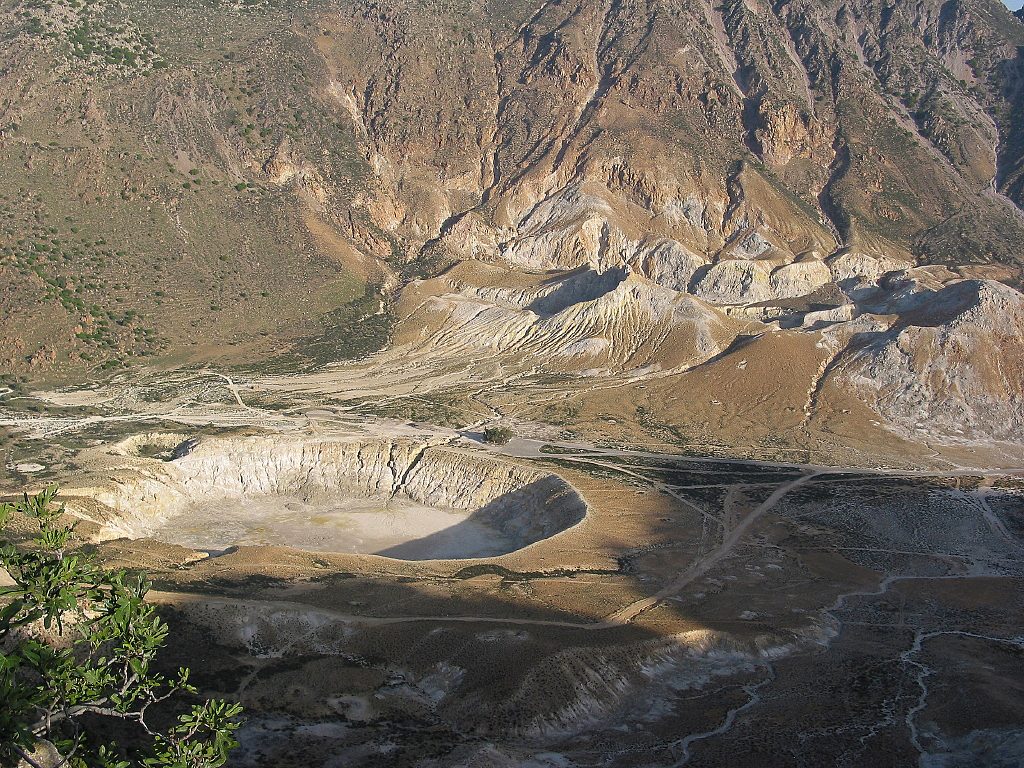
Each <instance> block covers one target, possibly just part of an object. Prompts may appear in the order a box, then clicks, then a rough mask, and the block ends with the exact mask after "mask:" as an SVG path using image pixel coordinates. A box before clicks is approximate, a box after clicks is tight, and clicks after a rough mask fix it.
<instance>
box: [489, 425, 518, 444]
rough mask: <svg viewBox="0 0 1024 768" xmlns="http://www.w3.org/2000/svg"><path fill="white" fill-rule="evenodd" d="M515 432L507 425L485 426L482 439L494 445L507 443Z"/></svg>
mask: <svg viewBox="0 0 1024 768" xmlns="http://www.w3.org/2000/svg"><path fill="white" fill-rule="evenodd" d="M513 437H515V433H514V432H513V431H512V430H511V429H509V428H508V427H487V428H486V429H485V430H484V441H485V442H488V443H493V444H494V445H508V442H509V440H511V439H512V438H513Z"/></svg>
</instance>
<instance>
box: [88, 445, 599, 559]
mask: <svg viewBox="0 0 1024 768" xmlns="http://www.w3.org/2000/svg"><path fill="white" fill-rule="evenodd" d="M146 439H147V440H150V441H151V440H152V436H147V437H146ZM128 442H129V443H132V442H137V440H136V441H128ZM131 447H132V445H131V444H128V445H127V449H128V450H129V451H130V449H131ZM178 453H179V456H178V458H176V459H174V460H173V461H170V462H158V461H151V462H145V464H144V466H140V467H139V468H138V469H136V470H133V471H123V472H121V473H119V474H116V475H115V476H114V477H112V478H111V479H109V480H105V481H103V482H102V483H101V484H100V485H99V486H97V487H90V486H87V485H82V487H80V488H78V489H77V490H75V489H72V490H70V491H69V493H70V495H71V496H72V497H75V496H78V497H85V498H89V499H95V500H96V501H98V502H100V503H101V504H103V505H105V506H106V507H107V508H109V509H108V510H107V519H105V520H102V522H103V523H104V524H105V525H104V532H103V533H101V537H105V538H111V537H117V536H118V535H128V536H131V537H135V536H138V535H140V533H145V531H146V530H147V529H148V527H151V526H152V524H153V523H154V522H161V521H168V520H169V521H171V522H172V523H173V520H174V519H175V517H176V516H177V515H180V514H181V512H182V511H183V510H185V509H186V508H188V507H189V506H190V505H196V504H200V505H204V506H208V507H209V509H210V510H211V514H216V512H215V510H216V508H217V506H218V505H220V506H221V507H224V506H227V505H232V504H237V503H239V502H240V501H242V500H249V501H252V500H256V501H258V500H260V499H266V498H273V497H281V498H285V499H295V500H301V502H302V503H303V504H305V505H309V506H310V507H311V508H312V509H316V508H325V509H326V508H329V507H331V506H332V504H333V505H336V504H338V503H341V502H344V501H346V500H352V499H360V500H372V501H376V502H378V503H382V504H383V503H386V502H388V501H390V500H391V499H394V498H396V497H397V498H400V499H408V500H411V501H414V502H416V503H418V504H422V505H425V506H428V507H433V508H440V509H445V510H463V511H466V512H470V513H472V515H471V519H472V521H473V523H474V525H479V526H483V527H485V528H488V529H492V530H494V531H497V532H498V533H500V534H501V535H502V536H503V537H504V538H505V539H506V540H507V541H508V542H510V543H511V545H512V548H515V549H518V548H521V547H524V546H526V545H528V544H532V543H533V542H535V541H540V540H541V539H544V538H547V537H549V536H552V535H554V534H555V533H558V532H559V531H562V530H564V529H565V528H569V527H571V526H573V525H575V524H576V523H578V522H579V521H580V520H582V519H583V517H584V515H585V514H586V510H587V507H586V502H585V501H584V500H583V499H582V497H581V496H580V495H579V493H578V492H577V491H576V490H575V489H574V488H573V487H572V486H570V485H569V484H568V483H566V482H565V481H564V480H563V479H562V478H560V477H558V476H557V475H554V474H551V473H548V472H542V471H538V470H534V469H529V468H526V467H522V466H519V465H517V464H512V463H509V462H504V461H499V460H496V459H492V458H489V457H486V456H480V455H477V454H473V453H470V452H467V451H460V450H456V449H452V448H446V447H444V446H443V445H431V444H429V443H424V442H421V441H414V440H330V441H325V440H320V441H316V440H314V441H311V440H302V439H298V440H297V439H281V438H280V437H249V438H221V439H202V440H190V441H187V442H184V443H182V444H181V445H180V446H179V450H178ZM111 511H112V513H111ZM95 514H96V513H95V511H94V512H92V513H88V516H91V517H95ZM381 514H383V513H381ZM396 556H401V555H396Z"/></svg>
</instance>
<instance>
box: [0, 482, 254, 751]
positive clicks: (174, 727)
mask: <svg viewBox="0 0 1024 768" xmlns="http://www.w3.org/2000/svg"><path fill="white" fill-rule="evenodd" d="M56 495H57V488H56V486H53V487H51V488H48V489H47V490H45V491H43V492H41V493H39V494H37V495H35V496H32V497H29V496H28V495H27V494H26V495H25V497H24V501H21V502H18V503H15V504H6V503H5V504H0V526H6V523H7V521H8V519H9V518H10V516H11V514H13V513H17V514H18V515H21V516H24V517H26V518H30V519H34V520H35V521H36V524H37V526H38V529H39V532H38V534H37V535H36V536H35V537H34V538H33V539H32V540H31V541H30V542H28V543H27V544H23V545H22V546H15V545H14V544H13V543H11V542H9V541H0V565H2V566H3V567H4V568H5V569H6V570H7V572H8V574H10V577H11V580H12V581H13V582H14V585H13V586H11V587H6V588H3V589H0V598H3V600H4V602H5V605H4V606H3V608H2V609H0V649H2V652H0V764H3V765H14V764H15V763H17V762H18V761H19V759H26V758H29V757H31V756H32V755H33V754H34V755H35V756H36V757H37V758H38V757H40V755H44V754H47V753H49V757H47V758H46V762H47V764H53V765H68V766H71V767H72V768H86V766H88V767H89V768H92V767H93V766H96V767H99V768H129V766H138V765H141V766H146V767H147V768H159V767H160V766H163V767H164V768H171V766H175V767H176V768H178V767H180V768H216V767H217V766H221V765H223V764H224V762H225V760H226V759H227V756H228V752H229V750H231V749H232V748H233V747H235V746H237V742H236V741H235V740H234V739H233V738H232V732H233V731H234V730H235V729H236V728H238V725H239V724H238V723H237V722H234V721H233V720H234V719H235V718H236V716H237V715H238V714H239V713H240V712H241V706H240V705H238V704H231V703H228V702H226V701H221V700H207V701H205V702H203V703H200V704H193V705H192V706H191V707H190V708H188V709H185V710H184V711H182V712H181V714H179V715H178V717H177V720H176V721H175V720H173V719H172V720H170V721H169V722H170V725H167V726H166V727H164V728H162V729H161V728H159V727H158V726H157V725H156V724H155V723H154V722H153V721H154V720H156V719H158V718H159V719H162V720H166V719H167V714H168V713H167V712H166V711H165V712H164V713H163V714H162V716H159V715H158V716H154V715H155V713H154V712H152V711H151V710H150V708H151V707H152V708H153V709H154V710H159V709H161V705H162V702H164V701H166V700H167V699H168V698H170V697H171V696H172V695H174V694H175V693H179V692H189V693H193V694H194V693H196V689H195V687H193V686H192V685H190V684H189V682H188V678H189V671H188V670H187V669H184V668H183V669H179V670H178V674H177V675H176V676H174V677H173V678H167V677H165V676H164V675H161V674H160V673H157V672H154V671H153V670H152V668H151V664H152V662H153V659H154V658H155V657H156V655H157V653H158V652H159V651H160V649H161V648H162V647H163V645H164V642H165V641H166V639H167V631H168V630H167V625H166V624H164V623H163V622H162V621H161V620H160V618H159V617H158V616H157V615H156V609H155V607H154V606H153V605H152V604H151V603H147V602H146V601H145V596H146V592H147V591H148V590H149V586H150V585H149V582H148V581H146V578H145V575H142V576H139V577H137V578H136V577H132V576H129V575H128V573H127V572H126V571H118V572H113V571H104V570H103V569H101V568H100V567H99V565H97V564H96V562H95V560H94V559H93V558H92V557H90V556H88V555H84V554H82V553H81V552H78V551H75V550H73V549H72V548H71V544H72V542H73V539H74V528H75V526H74V525H64V524H62V522H61V519H62V517H63V515H64V506H63V505H59V506H57V505H55V504H54V498H55V497H56ZM111 723H117V724H119V727H118V728H117V729H116V730H117V732H118V733H120V734H123V736H122V738H124V739H125V740H126V741H127V742H129V743H127V744H125V745H119V744H117V743H116V742H115V741H114V740H113V739H112V738H109V737H107V736H105V734H106V733H107V731H106V728H107V727H108V726H109V724H111ZM54 752H56V753H58V754H57V755H56V756H55V755H54V754H53V753H54ZM29 764H30V765H37V763H36V762H29Z"/></svg>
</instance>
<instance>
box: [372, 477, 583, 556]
mask: <svg viewBox="0 0 1024 768" xmlns="http://www.w3.org/2000/svg"><path fill="white" fill-rule="evenodd" d="M586 512H587V505H586V502H584V501H583V498H582V497H581V496H580V495H579V494H578V493H577V492H576V491H575V490H574V489H573V488H572V487H571V486H569V485H567V484H566V483H565V481H563V480H562V479H561V478H559V477H557V476H551V477H545V478H542V479H540V480H535V481H534V482H532V483H529V484H528V485H525V486H523V487H522V488H517V489H516V490H514V491H509V492H507V493H504V494H502V495H501V496H498V497H497V498H495V499H493V500H491V501H489V502H487V503H486V504H484V505H483V506H482V507H480V508H479V509H477V510H475V511H474V512H473V513H472V514H471V515H469V517H467V518H465V519H463V520H461V521H459V522H458V523H456V524H455V525H452V526H450V527H448V528H445V529H443V530H440V531H435V532H434V533H431V534H429V535H427V536H423V537H421V538H418V539H413V540H411V541H405V542H402V543H401V544H396V545H395V546H392V547H387V548H385V549H382V550H380V551H378V552H375V553H374V554H376V555H380V556H382V557H391V558H395V559H398V560H452V559H464V558H475V557H494V556H497V555H504V554H507V553H509V552H514V551H516V550H517V549H522V548H523V547H526V546H529V545H530V544H533V543H535V542H538V541H541V540H543V539H547V538H549V537H551V536H554V535H555V534H556V533H560V532H561V531H563V530H565V529H567V528H570V527H572V526H574V525H576V524H577V523H578V522H580V521H581V520H582V519H583V518H584V516H585V515H586Z"/></svg>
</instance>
